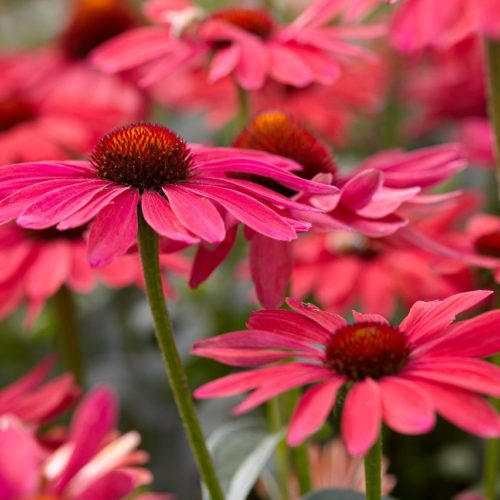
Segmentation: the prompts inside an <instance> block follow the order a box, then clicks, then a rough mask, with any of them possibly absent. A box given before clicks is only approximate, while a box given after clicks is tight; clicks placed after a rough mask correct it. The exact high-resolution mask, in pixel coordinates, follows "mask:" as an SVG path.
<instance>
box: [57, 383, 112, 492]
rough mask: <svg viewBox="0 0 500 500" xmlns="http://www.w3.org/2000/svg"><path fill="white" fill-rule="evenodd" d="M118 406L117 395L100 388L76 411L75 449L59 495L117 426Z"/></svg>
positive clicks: (59, 482)
mask: <svg viewBox="0 0 500 500" xmlns="http://www.w3.org/2000/svg"><path fill="white" fill-rule="evenodd" d="M116 413H117V405H116V402H115V398H114V396H113V393H112V392H111V391H110V390H109V389H107V388H105V387H100V388H97V389H94V390H93V391H92V392H90V393H89V394H88V395H87V396H86V398H85V399H84V400H83V401H82V402H81V403H80V406H79V407H78V409H77V410H76V412H75V414H74V416H73V420H72V424H71V430H70V437H69V439H70V442H71V443H73V445H74V448H73V452H72V453H71V457H70V458H69V460H68V463H67V464H66V467H65V468H64V471H63V472H62V474H61V476H60V477H59V478H58V480H57V482H56V487H55V493H56V494H60V493H61V492H62V491H63V490H64V487H65V486H66V485H67V484H68V482H69V481H70V480H71V478H72V477H73V476H74V475H75V474H76V473H77V472H78V471H79V470H80V469H81V468H82V467H83V466H84V465H85V464H86V463H87V462H88V461H89V460H90V459H91V458H92V457H93V456H94V455H95V453H97V451H98V450H99V449H100V447H101V446H102V444H103V441H104V439H105V438H106V436H107V435H108V433H109V432H111V431H112V430H113V428H114V426H115V422H116Z"/></svg>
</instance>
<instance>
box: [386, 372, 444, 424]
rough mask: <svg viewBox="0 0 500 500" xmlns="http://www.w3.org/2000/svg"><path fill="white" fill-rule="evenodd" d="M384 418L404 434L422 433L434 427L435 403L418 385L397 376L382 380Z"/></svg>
mask: <svg viewBox="0 0 500 500" xmlns="http://www.w3.org/2000/svg"><path fill="white" fill-rule="evenodd" d="M379 384H380V394H381V396H382V411H383V415H384V420H385V422H386V423H387V425H388V426H389V427H391V429H394V430H395V431H396V432H401V433H402V434H422V433H425V432H427V431H429V430H430V429H432V428H433V427H434V423H435V414H434V404H433V402H432V399H431V398H430V397H429V396H428V394H427V393H426V392H425V391H423V390H422V389H420V388H419V387H418V385H416V384H414V383H412V382H410V381H408V380H404V379H401V378H397V377H384V378H382V379H381V380H380V382H379Z"/></svg>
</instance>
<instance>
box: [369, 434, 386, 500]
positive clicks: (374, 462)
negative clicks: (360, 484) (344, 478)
mask: <svg viewBox="0 0 500 500" xmlns="http://www.w3.org/2000/svg"><path fill="white" fill-rule="evenodd" d="M381 466H382V432H380V434H379V437H378V439H377V441H376V442H375V444H374V445H373V446H372V448H371V449H370V451H369V452H368V454H367V455H366V456H365V484H366V500H380V499H381V495H382V470H381Z"/></svg>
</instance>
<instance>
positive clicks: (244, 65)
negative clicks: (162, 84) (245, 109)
mask: <svg viewBox="0 0 500 500" xmlns="http://www.w3.org/2000/svg"><path fill="white" fill-rule="evenodd" d="M343 9H344V6H343V0H315V1H314V2H312V3H311V4H310V5H309V7H307V8H306V9H305V10H304V11H303V12H302V14H301V15H300V16H299V17H297V18H296V19H295V20H294V21H293V22H292V23H290V24H288V25H285V26H279V25H278V24H277V22H276V21H275V20H274V19H273V18H272V17H271V15H270V14H269V13H268V12H266V11H265V10H260V9H252V8H245V7H229V8H226V9H220V10H218V11H215V12H212V13H211V14H208V15H206V16H205V14H204V13H203V12H202V11H200V9H199V8H196V7H194V6H193V5H192V4H190V3H189V2H187V1H177V0H174V1H172V0H151V1H149V2H147V3H146V6H145V12H146V15H147V16H148V17H149V18H150V19H151V20H152V21H153V23H155V26H153V27H147V28H139V29H136V30H132V31H130V32H128V33H125V34H123V35H120V36H118V37H117V38H115V39H114V40H111V41H110V42H108V43H106V44H105V45H103V46H102V47H101V48H99V49H97V51H96V52H95V53H94V55H93V61H94V63H95V64H96V65H97V66H98V67H99V68H102V69H103V70H104V71H106V72H110V73H117V72H124V71H127V72H131V70H133V73H135V76H136V77H137V78H138V82H139V84H140V85H141V86H148V85H151V84H153V83H155V82H158V81H160V80H163V79H164V78H165V77H167V76H169V75H171V73H172V71H174V70H176V69H178V68H182V67H184V66H185V65H186V64H191V63H192V62H193V61H197V64H198V65H204V62H205V59H206V58H207V56H210V57H211V60H210V63H209V64H210V69H209V75H208V78H209V81H210V82H215V81H217V80H219V79H220V78H224V77H226V76H228V75H232V76H233V77H234V78H235V80H236V82H237V83H238V84H239V85H240V86H241V87H243V88H245V89H247V90H257V89H260V88H262V86H263V85H264V83H265V82H266V80H267V79H268V78H271V79H272V80H275V81H278V82H280V83H284V84H287V85H292V86H295V87H305V86H307V85H309V84H311V83H313V82H318V83H322V84H330V83H332V82H334V81H335V80H336V79H337V78H338V76H339V74H340V71H341V69H340V66H339V63H338V60H342V59H343V58H346V57H353V56H366V54H367V53H366V51H365V50H364V49H363V48H362V47H361V46H359V44H355V43H351V42H350V40H352V39H353V40H363V39H366V38H373V37H374V36H378V35H380V34H382V32H383V30H382V29H381V27H380V26H360V25H354V26H350V25H332V24H329V23H330V21H332V20H333V19H334V18H335V17H337V16H338V15H339V14H340V13H341V12H342V10H343ZM200 59H201V60H200ZM198 61H199V62H198Z"/></svg>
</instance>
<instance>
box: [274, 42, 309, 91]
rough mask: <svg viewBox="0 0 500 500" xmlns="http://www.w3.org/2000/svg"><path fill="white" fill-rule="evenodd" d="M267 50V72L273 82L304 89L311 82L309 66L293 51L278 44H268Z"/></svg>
mask: <svg viewBox="0 0 500 500" xmlns="http://www.w3.org/2000/svg"><path fill="white" fill-rule="evenodd" d="M267 49H268V51H269V55H270V61H269V72H270V74H271V76H272V77H273V78H274V79H275V80H277V81H278V82H280V83H283V84H285V85H293V86H294V87H305V86H307V85H309V84H310V83H311V82H312V81H313V74H312V72H311V70H310V68H309V66H308V65H307V63H306V62H305V61H304V60H303V59H302V58H301V57H299V56H298V55H297V54H296V53H295V52H294V51H293V49H291V48H288V47H287V46H286V45H280V44H278V43H269V44H268V46H267Z"/></svg>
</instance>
